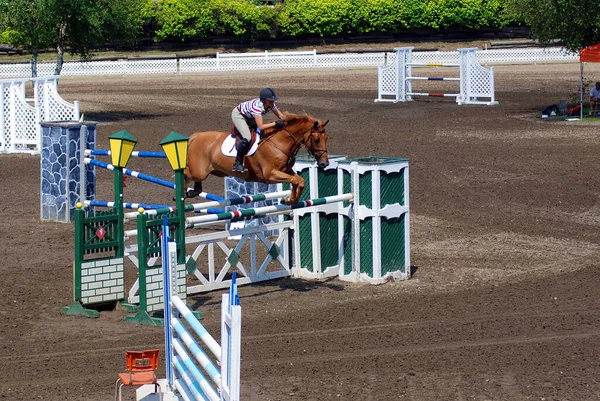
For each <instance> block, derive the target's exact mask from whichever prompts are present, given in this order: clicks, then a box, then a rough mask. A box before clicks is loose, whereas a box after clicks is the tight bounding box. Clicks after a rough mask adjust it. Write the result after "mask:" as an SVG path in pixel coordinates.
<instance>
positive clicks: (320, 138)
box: [304, 120, 329, 168]
mask: <svg viewBox="0 0 600 401" xmlns="http://www.w3.org/2000/svg"><path fill="white" fill-rule="evenodd" d="M328 122H329V120H327V121H318V120H317V121H315V122H314V123H313V125H312V127H311V129H310V132H309V137H308V138H307V139H306V140H305V142H304V145H305V146H306V149H307V150H308V153H310V154H311V155H312V157H314V158H315V160H316V161H317V164H318V165H319V167H321V168H324V167H327V166H329V154H328V153H327V132H325V126H326V125H327V123H328Z"/></svg>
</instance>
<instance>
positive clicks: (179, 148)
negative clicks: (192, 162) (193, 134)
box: [160, 132, 189, 171]
mask: <svg viewBox="0 0 600 401" xmlns="http://www.w3.org/2000/svg"><path fill="white" fill-rule="evenodd" d="M188 140H189V138H188V137H186V136H183V135H181V134H178V133H177V132H171V133H170V134H169V135H167V137H166V138H165V139H163V140H162V141H161V142H160V146H162V148H163V150H164V152H165V154H166V155H167V159H169V164H170V165H171V168H172V169H173V170H175V171H177V170H183V169H184V168H186V167H187V152H188Z"/></svg>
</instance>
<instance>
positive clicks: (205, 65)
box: [0, 47, 579, 78]
mask: <svg viewBox="0 0 600 401" xmlns="http://www.w3.org/2000/svg"><path fill="white" fill-rule="evenodd" d="M395 57H396V56H395V53H394V52H356V53H350V52H345V53H323V54H320V53H317V52H316V50H312V51H301V52H269V51H265V52H260V53H225V54H221V53H217V54H216V56H215V57H195V58H172V59H150V60H146V59H144V60H140V59H124V60H118V61H86V62H81V61H74V62H66V63H65V64H64V65H63V70H62V72H61V75H62V76H94V75H139V74H183V73H200V72H218V71H252V70H280V69H282V68H283V69H289V68H303V69H311V68H315V69H317V68H360V67H377V66H383V65H387V64H390V63H394V62H395ZM577 60H579V54H578V53H572V52H569V51H567V50H565V49H564V48H561V47H545V48H517V49H487V50H477V61H478V62H479V64H482V65H490V64H530V63H540V62H571V61H577ZM413 61H414V62H416V63H421V62H422V63H458V54H457V52H456V51H434V52H414V53H413ZM0 65H1V66H2V67H1V68H0V78H22V77H27V76H30V75H31V66H30V64H29V63H23V64H0ZM55 65H56V64H55V63H39V64H38V75H39V76H47V75H52V74H53V72H54V68H55Z"/></svg>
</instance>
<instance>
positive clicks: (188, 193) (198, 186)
mask: <svg viewBox="0 0 600 401" xmlns="http://www.w3.org/2000/svg"><path fill="white" fill-rule="evenodd" d="M183 176H184V180H185V181H184V185H185V197H186V198H195V197H197V196H198V195H199V194H201V193H202V181H200V180H198V181H196V180H194V179H192V178H191V177H190V176H189V173H188V171H187V169H186V170H185V171H184V174H183ZM190 181H191V182H193V183H194V188H193V189H192V188H190V186H189V183H190Z"/></svg>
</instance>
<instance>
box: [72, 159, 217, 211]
mask: <svg viewBox="0 0 600 401" xmlns="http://www.w3.org/2000/svg"><path fill="white" fill-rule="evenodd" d="M84 155H85V156H88V157H85V158H84V159H83V162H84V163H85V164H91V165H93V166H97V167H102V168H104V169H107V170H114V169H115V168H114V166H113V165H112V164H109V163H105V162H101V161H99V160H96V159H92V158H91V157H89V156H110V155H111V151H110V150H104V149H86V150H84ZM131 156H133V157H150V158H160V159H165V158H166V157H167V156H166V154H165V152H148V151H137V150H136V151H133V152H132V154H131ZM123 173H124V174H126V175H129V176H131V177H135V178H139V179H141V180H144V181H148V182H153V183H155V184H158V185H162V186H164V187H167V188H175V183H173V182H170V181H167V180H163V179H160V178H157V177H153V176H151V175H148V174H144V173H140V172H138V171H133V170H128V169H123ZM198 197H199V198H203V199H208V200H211V201H221V200H223V199H224V198H223V197H221V196H218V195H213V194H209V193H208V192H201V193H200V194H198ZM209 213H210V212H209ZM215 213H217V212H215Z"/></svg>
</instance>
